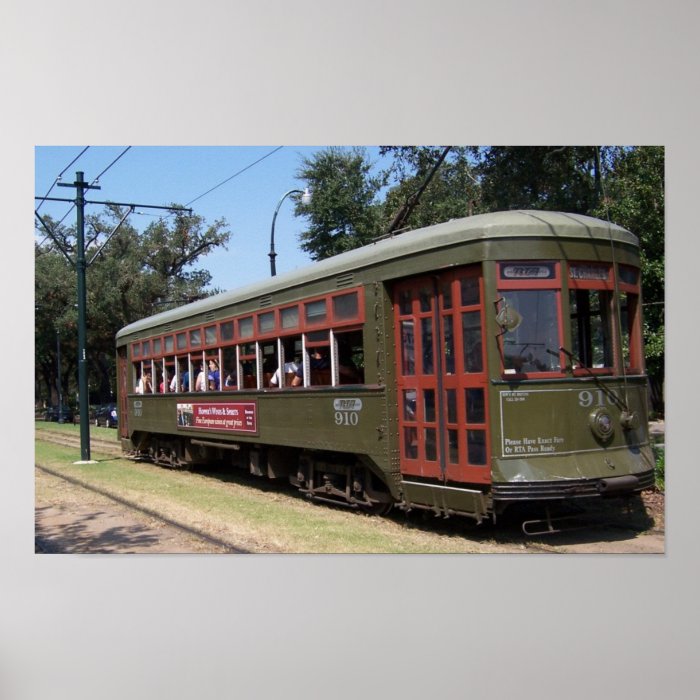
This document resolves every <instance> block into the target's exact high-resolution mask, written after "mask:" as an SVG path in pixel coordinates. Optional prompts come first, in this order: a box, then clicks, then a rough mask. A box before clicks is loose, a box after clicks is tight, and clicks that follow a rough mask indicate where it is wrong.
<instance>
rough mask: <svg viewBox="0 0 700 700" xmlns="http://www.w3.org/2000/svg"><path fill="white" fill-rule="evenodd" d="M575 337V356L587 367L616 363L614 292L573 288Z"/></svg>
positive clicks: (571, 300)
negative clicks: (612, 294)
mask: <svg viewBox="0 0 700 700" xmlns="http://www.w3.org/2000/svg"><path fill="white" fill-rule="evenodd" d="M569 296H570V298H569V306H570V309H571V336H572V350H573V354H574V356H575V357H576V358H577V359H579V360H580V361H581V363H582V364H583V366H584V367H591V368H597V369H600V368H603V367H612V366H613V342H612V339H613V335H612V322H611V321H612V318H611V313H610V309H611V302H612V297H611V294H610V292H605V291H599V290H594V289H577V290H571V292H570V294H569Z"/></svg>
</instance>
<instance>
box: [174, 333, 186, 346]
mask: <svg viewBox="0 0 700 700" xmlns="http://www.w3.org/2000/svg"><path fill="white" fill-rule="evenodd" d="M175 343H176V344H177V349H178V350H184V349H185V348H186V347H187V335H186V334H185V333H178V334H177V335H176V336H175Z"/></svg>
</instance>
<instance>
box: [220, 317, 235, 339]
mask: <svg viewBox="0 0 700 700" xmlns="http://www.w3.org/2000/svg"><path fill="white" fill-rule="evenodd" d="M219 333H220V334H221V342H223V343H225V342H228V341H231V340H233V321H226V322H225V323H222V324H221V325H220V326H219Z"/></svg>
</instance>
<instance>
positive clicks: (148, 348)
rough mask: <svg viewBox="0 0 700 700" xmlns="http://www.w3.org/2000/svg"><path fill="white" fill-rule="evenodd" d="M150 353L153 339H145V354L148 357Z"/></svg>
mask: <svg viewBox="0 0 700 700" xmlns="http://www.w3.org/2000/svg"><path fill="white" fill-rule="evenodd" d="M150 354H151V341H150V340H144V341H143V356H144V357H148V356H149V355H150Z"/></svg>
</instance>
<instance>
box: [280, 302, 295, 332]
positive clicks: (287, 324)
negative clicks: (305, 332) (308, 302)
mask: <svg viewBox="0 0 700 700" xmlns="http://www.w3.org/2000/svg"><path fill="white" fill-rule="evenodd" d="M280 323H281V324H282V328H283V329H285V330H288V329H290V328H299V307H298V306H290V307H288V308H286V309H281V310H280Z"/></svg>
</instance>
